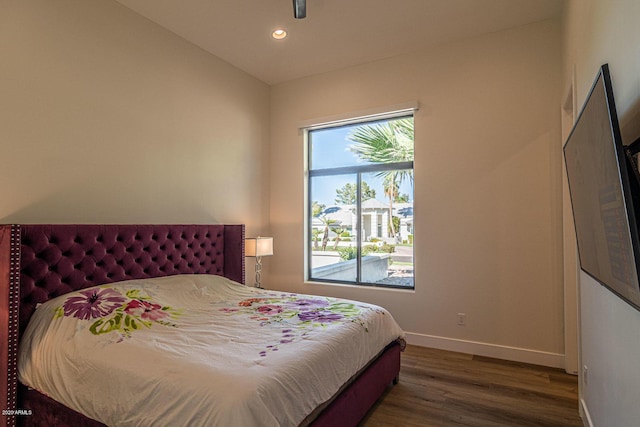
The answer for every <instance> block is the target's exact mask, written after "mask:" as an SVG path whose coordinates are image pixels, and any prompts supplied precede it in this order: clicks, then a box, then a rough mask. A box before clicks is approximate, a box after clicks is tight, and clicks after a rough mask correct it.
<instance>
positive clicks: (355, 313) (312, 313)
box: [218, 293, 384, 357]
mask: <svg viewBox="0 0 640 427" xmlns="http://www.w3.org/2000/svg"><path fill="white" fill-rule="evenodd" d="M222 304H224V305H225V306H224V307H220V308H219V309H218V310H219V311H220V312H222V313H224V314H225V315H229V316H244V317H246V318H247V319H249V320H254V321H257V322H259V325H260V326H261V327H276V328H281V327H282V326H285V329H280V335H281V338H280V339H279V340H278V341H276V342H275V343H269V344H268V345H266V346H265V347H263V348H264V350H261V351H260V352H259V353H258V355H259V356H260V357H265V356H267V355H268V354H269V353H270V352H274V351H278V350H279V346H280V345H283V344H291V343H294V342H298V341H301V340H305V339H308V338H309V337H310V336H311V335H312V334H314V333H316V332H317V331H319V330H321V329H326V328H328V327H331V326H337V325H339V324H342V323H357V324H359V325H360V326H361V327H362V328H363V329H364V331H365V332H368V329H367V325H366V324H365V321H364V317H363V314H364V313H365V312H367V311H371V310H375V311H376V312H378V313H380V314H384V311H382V310H379V309H375V308H372V307H370V306H367V305H362V304H357V303H355V302H351V301H344V300H338V299H335V298H322V297H317V298H312V297H309V296H307V295H305V296H302V295H301V296H298V295H297V294H284V293H283V294H281V293H269V294H267V295H266V296H263V297H260V298H246V299H243V300H242V301H240V302H234V303H231V302H227V303H222Z"/></svg>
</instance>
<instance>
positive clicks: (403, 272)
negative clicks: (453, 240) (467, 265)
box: [306, 113, 414, 289]
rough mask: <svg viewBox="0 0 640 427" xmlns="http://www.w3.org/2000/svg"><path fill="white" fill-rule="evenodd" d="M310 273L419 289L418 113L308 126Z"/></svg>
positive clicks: (320, 277) (319, 278)
mask: <svg viewBox="0 0 640 427" xmlns="http://www.w3.org/2000/svg"><path fill="white" fill-rule="evenodd" d="M306 141H307V144H308V147H307V148H308V150H307V152H308V164H307V167H308V182H307V185H308V187H307V196H308V197H307V200H308V203H309V206H308V209H307V211H308V216H309V217H308V218H307V242H308V248H307V253H308V259H307V265H308V269H307V278H308V279H309V280H313V281H326V282H336V283H348V284H358V285H368V286H389V287H400V288H408V289H413V288H414V265H413V259H414V256H413V244H414V239H413V217H414V211H413V194H414V188H413V184H414V182H413V157H414V156H413V149H414V126H413V115H406V113H405V115H404V116H402V117H388V118H384V119H380V118H379V117H378V118H377V119H376V120H369V121H367V120H363V121H361V122H357V123H349V124H341V125H333V126H331V125H325V126H322V127H318V128H313V127H312V128H310V129H307V139H306Z"/></svg>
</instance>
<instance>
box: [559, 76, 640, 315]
mask: <svg viewBox="0 0 640 427" xmlns="http://www.w3.org/2000/svg"><path fill="white" fill-rule="evenodd" d="M564 157H565V163H566V166H567V177H568V180H569V191H570V194H571V205H572V208H573V218H574V221H575V228H576V237H577V240H578V255H579V259H580V267H581V268H582V270H584V271H585V272H586V273H587V274H589V275H590V276H591V277H593V278H594V279H596V280H597V281H598V282H600V283H601V284H602V285H604V286H606V287H607V288H608V289H610V290H611V291H613V292H614V293H615V294H617V295H618V296H619V297H621V298H622V299H624V300H625V301H627V302H628V303H629V304H631V305H632V306H633V307H635V308H636V309H638V310H640V288H639V284H638V265H640V263H639V261H640V241H639V235H638V223H637V220H636V218H637V217H638V215H637V214H638V212H639V210H638V206H639V205H638V202H637V201H638V197H639V196H640V194H639V187H638V176H637V168H636V166H635V163H634V162H633V159H632V156H631V154H630V152H629V150H628V149H627V148H626V147H624V145H623V144H622V139H621V136H620V126H619V124H618V117H617V113H616V107H615V103H614V99H613V90H612V86H611V77H610V75H609V67H608V66H607V65H606V64H605V65H603V66H602V67H601V68H600V71H599V72H598V75H597V76H596V80H595V82H594V83H593V86H592V87H591V90H590V92H589V95H588V96H587V100H586V101H585V103H584V106H583V107H582V110H581V112H580V115H579V116H578V119H577V121H576V123H575V125H574V127H573V130H572V131H571V134H570V135H569V138H568V139H567V142H566V144H565V146H564Z"/></svg>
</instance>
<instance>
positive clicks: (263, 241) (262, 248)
mask: <svg viewBox="0 0 640 427" xmlns="http://www.w3.org/2000/svg"><path fill="white" fill-rule="evenodd" d="M244 253H245V255H246V256H267V255H273V237H259V236H258V237H250V238H248V239H245V240H244Z"/></svg>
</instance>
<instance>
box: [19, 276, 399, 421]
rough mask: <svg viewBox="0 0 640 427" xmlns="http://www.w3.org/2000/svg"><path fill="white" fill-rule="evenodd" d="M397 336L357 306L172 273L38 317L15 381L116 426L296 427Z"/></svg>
mask: <svg viewBox="0 0 640 427" xmlns="http://www.w3.org/2000/svg"><path fill="white" fill-rule="evenodd" d="M403 339H404V333H403V331H402V330H401V328H400V327H399V326H398V324H397V323H396V322H395V321H394V319H393V317H392V316H391V314H390V313H388V312H387V311H386V310H384V309H383V308H381V307H378V306H375V305H371V304H366V303H362V302H357V301H350V300H344V299H335V298H327V297H319V296H312V295H303V294H293V293H283V292H275V291H268V290H263V289H256V288H249V287H245V286H243V285H241V284H238V283H236V282H233V281H231V280H229V279H226V278H223V277H221V276H214V275H180V276H168V277H162V278H153V279H143V280H132V281H126V282H119V283H112V284H108V285H102V286H97V287H94V288H88V289H83V290H81V291H77V292H73V293H69V294H65V295H62V296H60V297H57V298H55V299H52V300H50V301H48V302H46V303H45V304H42V305H41V306H39V307H38V308H37V309H36V312H35V313H34V315H33V317H32V318H31V320H30V322H29V325H28V327H27V329H26V331H25V333H24V336H23V338H22V342H21V344H20V353H19V359H18V369H19V379H20V381H21V382H22V383H23V384H25V385H27V386H29V387H32V388H34V389H36V390H38V391H40V392H41V393H44V394H46V395H48V396H50V397H52V398H53V399H55V400H57V401H59V402H61V403H63V404H64V405H66V406H68V407H70V408H71V409H74V410H76V411H78V412H80V413H82V414H84V415H86V416H88V417H90V418H92V419H95V420H98V421H100V422H102V423H104V424H107V425H113V426H116V425H117V426H139V425H154V426H156V425H157V426H163V425H166V426H175V425H189V426H212V425H223V426H227V425H233V426H255V425H262V426H297V425H299V424H300V423H301V422H302V421H303V420H304V419H305V418H306V417H307V415H308V414H310V413H311V412H312V411H313V410H314V409H315V408H317V407H318V406H320V405H322V404H323V403H325V402H326V401H328V400H330V399H331V398H332V397H333V396H334V395H335V394H336V393H337V392H338V390H339V389H340V388H341V386H342V385H343V384H345V383H346V382H347V381H348V380H349V379H350V378H351V377H352V376H353V375H354V374H355V373H357V372H358V371H360V370H361V369H362V368H363V367H365V366H366V365H367V363H368V362H369V361H370V360H371V359H373V358H374V357H375V356H376V355H377V354H379V352H380V351H381V350H382V349H383V348H384V347H385V346H387V345H388V344H389V343H391V342H393V341H395V340H403Z"/></svg>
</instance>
